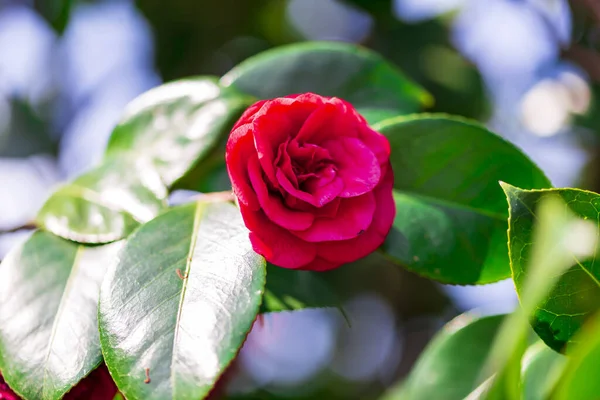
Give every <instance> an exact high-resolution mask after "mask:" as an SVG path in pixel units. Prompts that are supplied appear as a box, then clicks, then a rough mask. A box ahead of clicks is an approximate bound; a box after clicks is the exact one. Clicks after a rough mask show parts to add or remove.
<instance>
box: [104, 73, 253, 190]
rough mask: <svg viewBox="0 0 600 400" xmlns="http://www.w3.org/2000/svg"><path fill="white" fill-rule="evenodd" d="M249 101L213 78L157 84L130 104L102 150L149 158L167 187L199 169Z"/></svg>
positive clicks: (247, 97) (225, 135) (251, 100)
mask: <svg viewBox="0 0 600 400" xmlns="http://www.w3.org/2000/svg"><path fill="white" fill-rule="evenodd" d="M252 102H253V99H252V98H251V97H249V96H247V95H242V94H240V93H238V92H237V91H235V90H233V89H227V88H222V87H221V86H219V84H218V83H217V80H216V78H213V77H197V78H190V79H183V80H179V81H175V82H171V83H167V84H164V85H161V86H159V87H157V88H154V89H152V90H150V91H148V92H146V93H144V94H142V95H141V96H140V97H138V98H137V99H135V100H134V101H132V102H131V103H130V104H129V106H128V107H127V108H126V110H125V115H124V116H123V118H122V120H121V122H120V123H119V125H118V126H117V127H116V128H115V130H114V131H113V133H112V136H111V138H110V141H109V143H108V147H107V149H106V153H107V155H109V156H110V155H115V154H123V153H126V154H133V155H134V156H135V157H137V158H144V159H147V160H149V161H150V162H151V164H152V165H154V168H156V170H157V171H158V172H159V174H160V176H161V177H162V179H163V181H164V182H165V184H166V185H167V186H171V185H172V184H173V183H175V182H176V181H178V180H179V179H182V178H184V177H185V175H186V174H189V173H192V172H193V170H194V169H196V168H201V163H202V161H203V160H204V159H205V158H206V157H207V156H208V155H209V154H210V152H211V151H212V150H214V149H215V148H216V147H217V146H218V144H219V142H220V141H224V140H225V139H226V138H227V135H228V134H229V130H230V129H231V127H232V125H233V123H234V122H235V120H236V119H237V118H238V117H239V116H240V115H241V113H242V111H243V110H244V109H245V108H246V107H247V106H249V105H250V104H251V103H252Z"/></svg>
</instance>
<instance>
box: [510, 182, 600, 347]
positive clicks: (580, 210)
mask: <svg viewBox="0 0 600 400" xmlns="http://www.w3.org/2000/svg"><path fill="white" fill-rule="evenodd" d="M505 191H506V196H507V197H508V202H509V205H510V221H509V224H510V228H509V242H510V260H511V267H512V273H513V280H514V281H515V287H516V289H517V293H518V294H519V295H520V296H523V295H524V294H526V293H527V291H526V290H525V288H524V282H525V280H526V278H527V276H528V274H529V273H530V271H529V261H530V258H531V248H532V240H533V237H532V232H533V226H534V224H535V221H536V220H537V219H538V205H539V203H540V202H541V201H542V199H544V198H551V197H559V198H560V199H562V200H563V201H564V203H566V206H568V208H569V209H570V210H571V211H572V212H573V213H574V214H575V215H577V216H579V217H581V218H582V219H583V220H588V221H590V222H592V223H593V225H592V226H593V232H592V234H594V235H595V237H591V238H589V237H585V236H584V237H580V238H576V239H574V240H575V243H579V245H584V244H585V243H586V241H587V242H589V241H590V240H592V241H594V240H597V238H598V234H599V229H600V228H598V227H599V226H600V225H599V224H600V213H599V211H598V210H600V196H599V195H598V194H596V193H592V192H588V191H584V190H577V189H551V190H522V189H519V188H517V187H513V186H505ZM596 263H597V261H596V257H595V256H593V257H586V258H580V257H578V256H576V255H574V254H571V255H570V265H571V267H570V268H569V269H568V270H567V272H565V273H564V274H562V275H561V276H560V279H558V282H556V284H555V285H554V287H553V288H552V290H551V291H550V293H549V294H548V295H547V297H546V299H545V300H544V301H543V302H542V303H541V304H539V305H538V306H537V308H536V309H535V311H534V313H533V319H532V325H533V329H534V330H535V331H536V333H537V334H538V335H539V336H540V338H541V339H542V340H543V341H544V342H546V344H547V345H548V346H550V347H552V348H553V349H555V350H557V351H561V350H563V349H564V347H565V345H566V344H567V343H568V342H569V341H570V339H571V337H572V336H573V335H574V334H575V332H577V330H579V328H580V327H581V326H582V325H583V323H584V322H585V320H586V319H587V318H588V317H589V316H590V315H591V314H592V313H593V312H595V311H596V310H598V308H599V306H598V305H599V304H600V285H599V282H598V280H599V279H600V263H599V264H598V265H597V264H596Z"/></svg>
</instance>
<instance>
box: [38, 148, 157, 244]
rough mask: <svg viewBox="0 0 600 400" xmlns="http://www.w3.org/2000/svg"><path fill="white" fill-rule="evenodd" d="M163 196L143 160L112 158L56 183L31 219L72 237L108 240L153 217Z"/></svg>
mask: <svg viewBox="0 0 600 400" xmlns="http://www.w3.org/2000/svg"><path fill="white" fill-rule="evenodd" d="M166 197H167V190H166V188H165V186H164V185H163V183H162V181H161V179H160V177H159V176H158V174H157V173H156V171H155V170H154V169H153V168H152V166H151V165H149V164H148V162H147V161H144V160H141V159H140V160H132V159H125V158H114V159H109V160H107V161H106V162H105V163H104V164H102V165H100V166H99V167H97V168H95V169H93V170H91V171H90V172H87V173H85V174H84V175H82V176H80V177H79V178H77V179H75V180H74V181H73V182H71V183H68V184H66V185H64V186H62V187H60V188H59V189H58V190H57V191H56V192H54V194H52V195H51V196H50V198H49V199H48V200H47V201H46V203H45V204H44V206H43V207H42V208H41V210H40V212H39V213H38V215H37V218H36V222H37V223H38V225H39V226H40V227H42V228H44V229H46V230H48V231H50V232H52V233H54V234H55V235H58V236H61V237H63V238H65V239H69V240H73V241H75V242H80V243H108V242H112V241H115V240H119V239H122V238H124V237H126V236H127V235H128V234H129V233H130V232H131V231H132V230H133V229H134V228H136V227H137V226H138V225H139V224H140V223H144V222H146V221H149V220H151V219H152V218H154V217H155V216H156V215H157V214H158V213H159V211H161V210H162V209H163V208H164V207H165V206H166Z"/></svg>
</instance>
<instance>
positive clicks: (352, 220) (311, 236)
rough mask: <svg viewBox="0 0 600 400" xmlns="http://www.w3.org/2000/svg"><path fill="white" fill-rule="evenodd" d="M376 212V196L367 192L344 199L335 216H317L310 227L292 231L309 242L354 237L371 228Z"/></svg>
mask: <svg viewBox="0 0 600 400" xmlns="http://www.w3.org/2000/svg"><path fill="white" fill-rule="evenodd" d="M374 213H375V196H374V195H373V193H366V194H364V195H362V196H359V197H351V198H348V199H344V200H343V201H342V202H341V203H340V206H339V209H338V212H337V215H336V216H335V218H317V219H316V220H315V221H314V222H313V224H312V226H311V227H310V228H308V229H306V230H303V231H301V232H297V231H292V233H293V234H294V235H296V236H298V237H299V238H300V239H302V240H305V241H307V242H324V241H330V240H348V239H353V238H355V237H357V236H358V235H361V234H363V233H364V232H365V231H366V230H367V229H368V228H369V226H370V225H371V222H372V221H373V214H374Z"/></svg>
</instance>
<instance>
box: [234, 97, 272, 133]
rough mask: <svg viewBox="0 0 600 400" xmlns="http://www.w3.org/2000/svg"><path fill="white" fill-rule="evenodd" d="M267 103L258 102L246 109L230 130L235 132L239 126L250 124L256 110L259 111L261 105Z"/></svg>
mask: <svg viewBox="0 0 600 400" xmlns="http://www.w3.org/2000/svg"><path fill="white" fill-rule="evenodd" d="M267 101H268V100H260V101H257V102H256V103H254V104H252V105H251V106H250V107H248V108H247V109H246V111H244V113H243V114H242V116H241V117H240V119H238V120H237V122H236V123H235V125H233V128H231V130H232V131H235V130H236V129H237V128H238V127H239V126H241V125H243V124H247V123H249V122H251V121H252V118H253V117H254V114H256V113H257V112H258V110H260V109H261V107H262V106H263V104H265V103H266V102H267Z"/></svg>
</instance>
